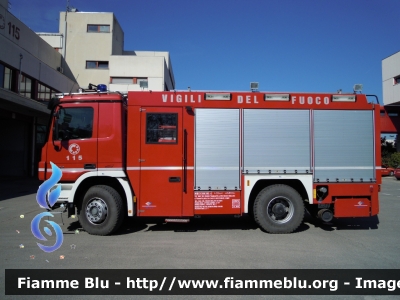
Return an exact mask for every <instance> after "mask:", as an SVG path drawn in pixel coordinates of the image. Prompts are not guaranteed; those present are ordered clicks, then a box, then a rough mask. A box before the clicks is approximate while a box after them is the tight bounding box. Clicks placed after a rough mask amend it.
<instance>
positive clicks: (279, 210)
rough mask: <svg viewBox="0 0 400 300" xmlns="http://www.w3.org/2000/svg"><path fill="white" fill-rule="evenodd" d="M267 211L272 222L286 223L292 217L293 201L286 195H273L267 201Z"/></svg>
mask: <svg viewBox="0 0 400 300" xmlns="http://www.w3.org/2000/svg"><path fill="white" fill-rule="evenodd" d="M267 212H268V217H269V218H270V219H271V221H272V222H274V223H277V224H283V223H286V222H288V221H289V220H290V219H291V218H292V217H293V214H294V207H293V203H292V201H290V199H288V198H286V197H282V196H278V197H275V198H273V199H272V200H271V201H270V202H269V203H268V207H267Z"/></svg>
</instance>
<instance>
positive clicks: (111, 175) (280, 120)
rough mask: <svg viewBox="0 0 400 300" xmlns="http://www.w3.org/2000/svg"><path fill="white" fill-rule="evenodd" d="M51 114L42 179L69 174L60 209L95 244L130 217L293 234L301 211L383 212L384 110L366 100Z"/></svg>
mask: <svg viewBox="0 0 400 300" xmlns="http://www.w3.org/2000/svg"><path fill="white" fill-rule="evenodd" d="M52 109H53V110H52V120H51V125H50V130H49V131H50V134H49V136H48V141H47V143H46V145H45V146H44V148H43V150H42V160H41V162H40V164H39V177H40V179H42V180H46V179H48V178H49V177H50V176H51V174H52V169H51V165H50V162H53V163H54V164H56V165H57V166H58V167H59V168H60V169H61V170H62V178H61V180H60V183H59V184H60V185H61V194H60V197H59V199H58V202H60V203H66V204H67V205H68V206H69V209H70V210H69V211H70V214H75V213H74V211H75V207H76V208H77V213H78V216H79V220H80V222H81V224H82V226H83V227H84V229H85V230H87V231H88V232H89V233H92V234H100V235H105V234H110V233H112V232H114V231H115V230H117V229H118V227H119V225H120V224H121V222H122V221H121V220H122V219H123V217H124V216H138V217H142V216H145V217H165V218H166V219H167V220H170V221H186V220H187V219H190V217H194V216H201V215H235V216H242V215H245V214H251V215H253V216H254V218H255V220H256V221H257V223H258V224H259V225H260V227H261V228H262V229H264V230H265V231H267V232H271V233H286V232H292V231H294V230H296V228H297V227H298V226H299V225H300V224H301V222H302V220H303V216H304V208H307V209H308V211H309V212H310V213H312V214H313V215H316V216H319V217H320V218H321V219H322V220H324V221H330V220H332V218H333V217H336V218H340V217H369V216H374V215H377V214H378V212H379V202H378V192H379V188H380V183H381V174H380V172H379V170H378V169H379V167H380V166H381V161H380V128H379V113H380V106H379V105H377V104H372V103H368V102H367V99H366V96H365V95H363V94H323V93H263V92H178V91H170V92H151V91H149V92H129V93H128V95H122V94H119V93H116V92H90V93H79V94H65V95H62V96H59V97H58V99H56V102H55V103H53V107H52ZM376 120H378V122H377V121H376ZM378 166H379V167H378Z"/></svg>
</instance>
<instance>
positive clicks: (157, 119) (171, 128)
mask: <svg viewBox="0 0 400 300" xmlns="http://www.w3.org/2000/svg"><path fill="white" fill-rule="evenodd" d="M177 127H178V114H174V113H147V114H146V143H147V144H176V143H177V134H176V132H177V129H178V128H177Z"/></svg>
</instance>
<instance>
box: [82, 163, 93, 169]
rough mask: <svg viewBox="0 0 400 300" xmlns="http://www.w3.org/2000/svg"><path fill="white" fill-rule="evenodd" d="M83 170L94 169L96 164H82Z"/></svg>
mask: <svg viewBox="0 0 400 300" xmlns="http://www.w3.org/2000/svg"><path fill="white" fill-rule="evenodd" d="M83 168H84V169H96V164H84V166H83Z"/></svg>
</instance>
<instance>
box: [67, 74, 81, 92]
mask: <svg viewBox="0 0 400 300" xmlns="http://www.w3.org/2000/svg"><path fill="white" fill-rule="evenodd" d="M78 77H79V74H78V76H76V78H75V81H77V79H78ZM75 84H76V83H74V84H73V85H72V87H71V90H70V91H69V93H70V94H71V92H72V89H73V88H74V86H75Z"/></svg>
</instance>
